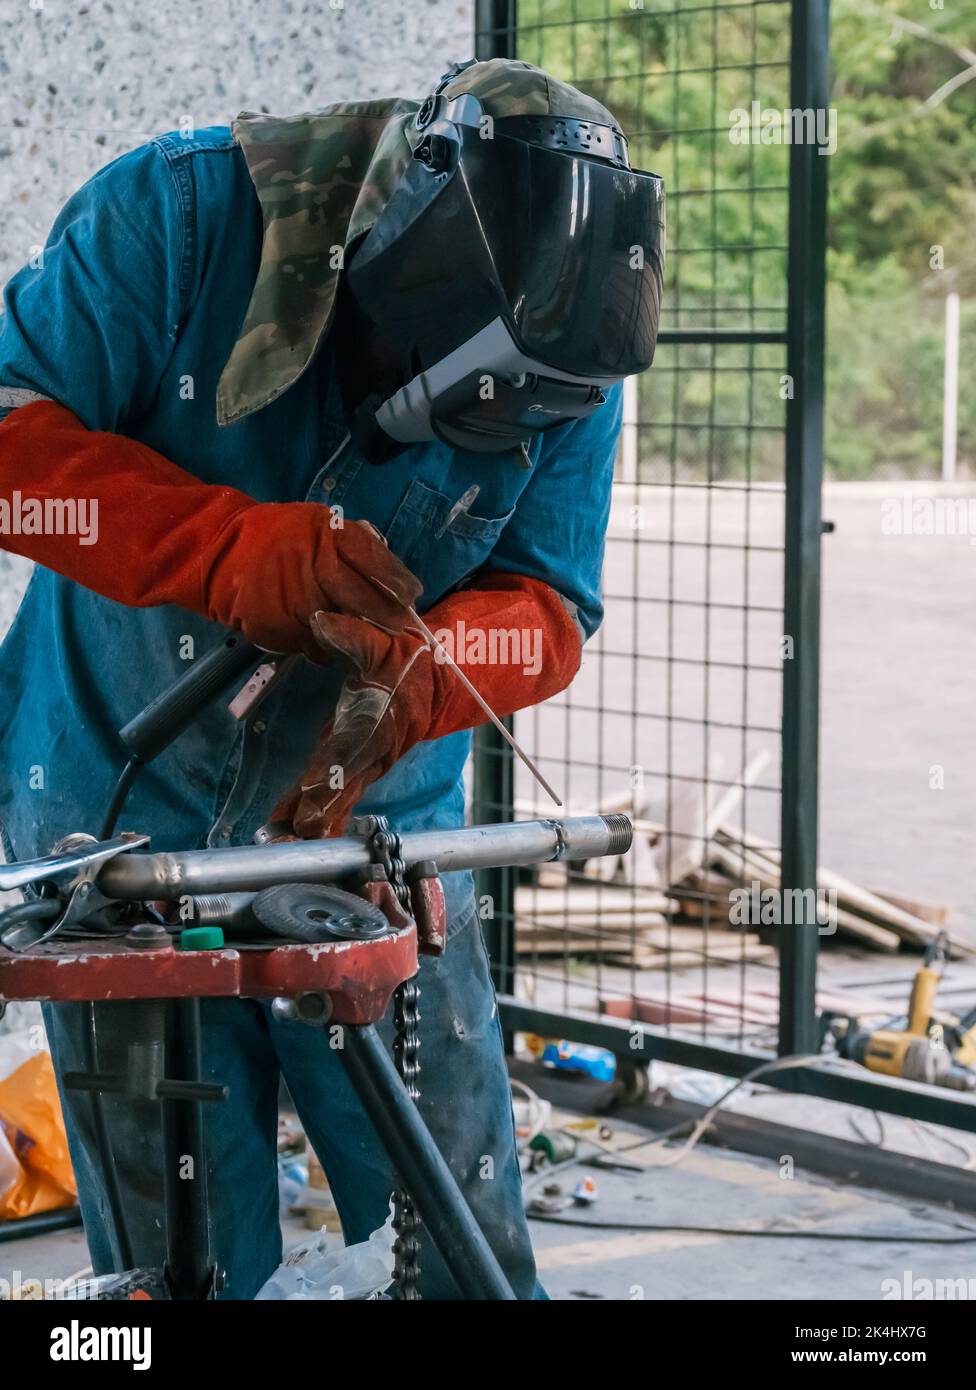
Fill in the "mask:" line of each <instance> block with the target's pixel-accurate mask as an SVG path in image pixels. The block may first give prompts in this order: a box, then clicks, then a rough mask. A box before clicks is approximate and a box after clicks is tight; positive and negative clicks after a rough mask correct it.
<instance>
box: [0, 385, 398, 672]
mask: <svg viewBox="0 0 976 1390" xmlns="http://www.w3.org/2000/svg"><path fill="white" fill-rule="evenodd" d="M14 490H17V491H19V493H20V494H21V497H22V498H31V497H37V498H41V499H43V498H52V497H53V498H56V499H61V500H64V499H79V498H84V499H86V500H88V501H89V504H90V506H91V504H94V503H97V514H96V513H95V511H94V507H93V506H91V510H90V513H89V514H90V515H97V534H96V535H95V537H94V540H93V542H92V543H90V544H80V543H79V539H78V537H76V536H73V535H63V534H61V535H59V534H52V533H51V532H50V531H48V532H47V533H45V534H40V535H34V534H20V535H12V534H5V535H3V536H0V546H2V548H4V549H6V550H11V551H14V552H15V553H16V554H18V555H25V556H27V557H28V558H29V559H31V560H34V561H36V562H37V563H38V564H41V565H45V566H46V567H47V568H48V569H52V570H56V571H57V573H59V574H63V575H65V576H67V578H69V579H73V580H76V581H77V582H78V583H79V584H83V585H84V586H85V587H86V588H88V589H93V590H94V591H95V592H96V593H99V594H102V595H104V597H106V598H110V599H115V600H116V602H118V603H125V604H128V605H129V606H131V607H139V608H142V607H150V606H152V605H155V604H163V603H173V604H177V605H179V606H180V607H181V608H188V609H190V610H191V611H192V612H194V613H199V614H201V616H203V617H206V618H210V619H211V620H213V621H214V622H218V623H223V624H224V625H225V626H227V627H234V628H239V629H240V631H241V632H243V634H244V636H245V637H246V638H247V639H248V640H249V641H251V642H254V643H255V644H256V645H257V646H259V647H263V648H265V650H267V651H272V652H304V653H305V655H306V656H309V657H311V658H312V659H313V660H318V661H322V660H326V659H327V657H326V654H325V653H324V652H323V649H322V647H321V645H320V644H319V643H318V642H317V641H316V639H315V637H314V636H313V634H312V630H311V627H310V620H311V616H312V614H313V613H315V612H317V611H320V610H321V611H325V612H329V613H347V614H352V615H354V616H355V617H357V618H364V619H367V620H368V621H370V622H375V623H379V624H381V625H382V626H384V627H386V628H389V629H390V630H392V631H401V630H402V629H403V627H404V624H405V623H406V621H407V614H406V607H408V606H409V605H411V604H413V603H414V602H415V601H416V599H417V596H418V595H419V593H420V588H421V586H420V582H419V580H417V579H416V578H415V577H414V576H413V575H412V574H411V573H410V571H409V570H408V569H407V568H406V566H405V565H403V564H402V563H401V562H400V560H398V559H397V557H396V556H395V555H393V554H392V552H391V551H390V550H389V549H388V548H387V546H386V544H385V543H384V541H383V539H382V537H381V536H380V535H379V533H378V532H377V531H376V530H374V528H373V527H372V526H370V525H369V523H368V522H365V521H342V524H339V522H340V518H338V517H336V516H335V515H334V514H333V513H332V512H331V510H330V509H329V508H328V507H325V506H321V505H320V504H319V503H316V502H267V503H259V502H256V501H255V500H254V498H253V497H248V496H247V495H246V493H243V492H238V491H237V490H236V489H235V488H230V487H220V486H214V485H211V484H208V483H202V482H200V480H199V479H198V478H195V477H194V476H193V475H192V474H191V473H187V472H185V470H184V469H182V468H179V467H177V465H176V464H174V463H171V462H170V461H169V459H166V458H164V457H163V456H162V455H161V454H158V453H156V451H155V450H154V449H150V448H149V447H148V446H147V445H145V444H139V443H138V442H136V441H135V440H133V439H128V438H126V437H125V436H124V435H118V434H107V433H102V432H99V431H95V430H89V429H86V428H85V426H84V425H83V424H82V422H81V421H80V420H79V419H78V418H77V416H75V415H73V414H72V413H71V411H70V410H66V409H65V408H64V407H63V406H60V405H57V404H55V403H54V402H51V401H39V402H36V403H34V404H32V405H27V406H21V407H20V408H19V409H17V410H15V411H13V412H12V413H11V414H10V415H9V416H8V417H7V419H6V420H4V421H3V422H2V424H0V499H2V498H4V497H7V498H8V500H9V499H10V498H11V495H12V492H13V491H14Z"/></svg>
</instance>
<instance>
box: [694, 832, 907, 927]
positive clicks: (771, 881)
mask: <svg viewBox="0 0 976 1390" xmlns="http://www.w3.org/2000/svg"><path fill="white" fill-rule="evenodd" d="M711 852H712V857H713V859H714V860H716V861H717V862H718V863H719V864H721V866H722V868H724V869H725V870H726V871H727V872H728V873H730V874H732V875H734V876H735V877H736V878H737V879H738V881H739V883H740V885H741V886H744V887H748V884H745V885H742V884H741V875H742V873H743V871H745V872H746V873H749V874H752V875H753V876H754V881H755V882H757V883H758V884H759V886H760V889H762V890H766V889H771V890H773V891H774V892H779V891H780V877H779V872H778V871H777V870H775V869H773V868H771V867H770V866H769V865H768V864H766V863H765V862H764V861H763V860H761V859H759V858H756V857H754V856H753V855H752V853H751V851H739V850H731V849H729V848H728V846H726V845H723V844H721V843H719V842H718V841H715V843H714V844H713V845H712V847H711ZM818 906H819V904H818ZM826 915H827V923H826V925H828V926H832V927H833V928H834V929H835V930H836V931H843V932H844V933H845V935H847V936H851V937H854V938H856V939H857V940H858V941H860V942H862V943H863V944H865V945H869V946H872V947H873V948H874V949H875V950H880V951H896V950H897V949H898V945H899V937H898V936H896V935H895V934H894V933H893V932H891V931H888V930H887V929H886V928H884V927H879V926H878V925H877V924H876V923H873V922H865V921H863V920H862V919H861V918H860V917H859V916H856V915H855V914H854V913H851V912H847V911H845V910H843V909H841V908H840V907H833V906H832V905H830V904H829V903H828V904H827V914H826ZM749 925H750V926H757V925H759V924H758V923H749ZM899 936H900V933H899Z"/></svg>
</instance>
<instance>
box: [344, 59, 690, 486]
mask: <svg viewBox="0 0 976 1390" xmlns="http://www.w3.org/2000/svg"><path fill="white" fill-rule="evenodd" d="M499 68H501V69H502V72H501V74H500V73H499ZM486 70H487V72H486ZM499 77H501V78H503V82H500V81H499ZM479 79H480V80H479ZM554 92H555V93H556V97H555V98H554V96H553V93H554ZM567 94H568V95H567ZM542 107H548V108H550V109H540V108H542ZM557 107H558V110H556V109H555V108H557ZM573 110H577V111H580V112H582V114H579V115H573V114H566V113H567V112H572V111H573ZM499 111H501V112H502V113H504V114H496V113H497V112H499ZM410 139H411V144H412V146H413V158H412V159H411V160H410V161H409V163H408V165H407V167H406V169H405V171H404V173H403V175H402V177H401V178H400V179H399V181H398V183H397V185H396V187H395V188H394V190H393V192H392V195H391V197H390V198H389V200H388V201H387V203H386V205H385V207H384V208H383V210H382V212H381V213H380V214H379V216H378V217H377V218H376V220H375V222H374V223H373V225H372V226H371V228H370V229H369V230H368V231H367V232H366V233H365V235H364V236H363V237H362V238H361V239H360V240H359V242H358V243H357V244H355V245H354V246H352V247H350V248H349V253H348V256H347V260H346V268H345V269H346V273H345V276H344V277H343V278H344V289H343V293H344V295H345V300H346V305H347V308H346V311H345V312H346V314H347V323H348V324H349V331H350V332H351V333H352V334H353V335H354V337H355V341H356V351H355V354H354V355H353V357H352V358H351V359H350V360H355V363H356V366H355V371H354V373H352V374H350V373H348V372H347V373H346V386H345V387H344V389H348V385H349V381H350V375H351V376H352V377H353V378H354V379H355V381H357V382H359V383H361V386H360V389H359V391H357V390H356V388H355V386H354V387H353V388H352V390H353V395H354V396H355V395H359V396H360V398H359V399H354V400H353V401H352V402H351V403H350V404H351V408H352V410H353V413H354V418H355V431H356V435H357V441H358V443H359V445H360V447H361V448H362V449H363V451H364V453H365V455H366V457H368V458H370V459H372V460H373V461H376V462H381V461H384V460H385V459H388V458H391V457H393V456H394V455H395V454H396V453H398V452H400V450H402V449H403V448H405V447H407V446H408V445H410V444H413V443H417V442H420V441H423V440H429V439H435V438H436V439H440V440H442V441H443V442H445V443H447V444H450V445H451V446H453V447H455V448H460V449H470V450H474V451H477V452H483V453H502V452H506V451H521V452H522V453H523V454H524V453H525V452H526V447H527V444H528V442H529V441H530V440H531V438H532V436H533V435H535V434H537V433H539V432H540V431H542V430H545V429H549V428H551V427H553V426H555V425H559V424H563V423H565V422H566V421H569V420H574V419H578V418H580V417H582V416H586V415H591V414H592V413H593V412H594V411H596V410H598V409H599V408H600V406H601V405H602V404H603V403H604V400H605V391H606V389H607V387H609V386H611V385H612V384H613V383H614V382H617V381H620V380H621V379H622V378H623V377H626V376H630V375H632V374H634V373H637V372H642V371H644V370H645V369H646V368H647V367H649V366H650V365H651V361H652V359H653V356H654V346H655V341H656V338H657V329H658V318H659V314H660V303H661V281H662V273H663V261H664V188H663V184H662V181H661V179H659V178H658V177H657V176H656V175H654V174H648V173H641V172H639V171H637V170H633V169H631V168H630V164H629V161H628V158H627V144H626V140H625V139H624V136H623V134H622V132H621V131H620V129H619V128H618V126H617V125H616V124H615V122H614V120H613V118H612V116H611V115H610V113H609V112H608V111H607V110H606V108H605V107H602V106H600V105H599V104H598V103H597V102H595V101H593V100H592V99H590V98H588V97H585V96H583V94H582V93H579V92H577V91H575V89H574V88H572V87H567V86H565V84H562V83H556V82H554V81H553V79H551V78H548V77H547V76H546V74H544V73H542V72H541V71H540V70H539V69H538V68H532V67H530V66H529V65H528V64H523V63H506V64H499V63H498V62H492V63H475V64H473V65H472V64H468V65H464V66H463V67H457V68H455V69H453V70H452V72H451V73H449V74H447V75H446V76H445V77H444V78H443V79H442V80H441V83H440V84H439V86H438V88H437V90H436V91H435V92H434V94H433V95H432V96H430V97H429V98H428V99H427V100H426V101H425V102H424V103H423V105H422V106H421V107H420V109H419V110H418V112H417V114H416V116H415V118H414V120H413V129H412V131H411V136H410ZM367 390H368V394H366V391H367Z"/></svg>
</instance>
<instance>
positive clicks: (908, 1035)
mask: <svg viewBox="0 0 976 1390" xmlns="http://www.w3.org/2000/svg"><path fill="white" fill-rule="evenodd" d="M947 946H948V937H947V936H946V934H945V933H944V932H942V933H940V934H939V936H938V938H937V939H936V940H935V941H933V942H932V944H931V945H930V946H929V947H928V949H927V950H926V952H925V958H924V960H923V961H922V964H921V965H920V966H919V968H918V971H917V973H916V975H915V980H914V982H913V984H912V993H911V997H910V999H909V1001H908V1018H907V1020H905V1021H904V1023H903V1021H902V1020H901V1019H892V1020H890V1021H889V1023H887V1024H885V1025H884V1026H882V1027H881V1028H876V1029H865V1030H861V1031H857V1030H852V1031H851V1032H849V1033H848V1035H847V1037H846V1038H845V1040H844V1043H843V1047H842V1051H843V1054H844V1055H845V1056H847V1057H850V1058H852V1059H853V1060H854V1061H855V1062H860V1063H861V1064H862V1065H863V1066H865V1067H867V1068H868V1070H869V1071H877V1072H882V1073H883V1074H884V1075H885V1076H901V1077H904V1078H905V1079H906V1080H908V1081H925V1082H928V1084H929V1085H933V1086H948V1087H950V1088H952V1089H953V1090H957V1091H971V1090H974V1089H976V1072H974V1071H969V1070H968V1067H969V1066H971V1065H972V1063H973V1062H976V1010H974V1011H973V1014H972V1017H971V1018H970V1016H969V1015H967V1016H966V1018H965V1019H964V1020H962V1021H961V1022H960V1023H959V1024H958V1025H956V1026H955V1028H950V1029H949V1030H948V1032H949V1036H946V1037H945V1038H943V1036H942V1034H941V1032H940V1031H936V1030H933V1028H932V1015H933V1013H934V1010H935V996H936V994H937V993H938V989H939V982H940V980H941V979H942V971H943V969H944V968H945V961H946V954H947ZM967 1023H968V1024H969V1027H968V1028H966V1029H965V1031H964V1032H963V1033H960V1034H959V1037H958V1041H957V1044H956V1045H955V1046H954V1045H953V1043H954V1042H956V1039H955V1037H954V1035H955V1033H956V1031H957V1030H958V1029H959V1028H963V1026H964V1025H965V1024H967ZM895 1025H903V1026H895ZM947 1043H948V1046H947Z"/></svg>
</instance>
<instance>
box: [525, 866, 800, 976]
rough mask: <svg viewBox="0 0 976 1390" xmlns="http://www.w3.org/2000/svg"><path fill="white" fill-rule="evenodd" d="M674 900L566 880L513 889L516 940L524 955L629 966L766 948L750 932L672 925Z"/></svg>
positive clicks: (729, 956) (765, 953)
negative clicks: (705, 930)
mask: <svg viewBox="0 0 976 1390" xmlns="http://www.w3.org/2000/svg"><path fill="white" fill-rule="evenodd" d="M677 912H678V903H677V902H676V901H675V900H674V899H673V898H668V897H665V896H664V895H663V894H661V893H659V892H657V891H655V890H653V889H652V890H647V889H628V888H627V886H626V885H622V886H610V885H608V886H606V887H604V886H603V885H602V884H601V885H595V884H592V883H588V882H586V881H582V882H578V881H577V882H574V881H572V880H568V881H567V882H565V883H563V884H562V885H561V886H560V887H557V888H541V887H539V886H537V885H535V884H523V885H522V886H521V887H519V888H516V890H515V945H516V950H517V951H518V952H519V953H520V954H523V955H533V956H566V955H573V956H577V955H579V956H582V955H599V956H600V957H601V959H603V960H605V961H606V962H608V963H610V964H619V965H628V966H630V967H632V968H633V969H636V970H658V969H677V968H679V967H680V966H688V965H701V963H702V960H703V951H705V952H707V957H708V959H709V960H715V961H721V962H727V961H742V960H750V961H753V960H763V959H766V958H768V957H769V956H771V955H772V954H773V949H772V947H770V946H768V945H763V943H762V942H761V941H760V939H759V937H758V936H757V935H756V934H754V933H752V932H741V931H732V930H713V931H709V932H708V933H707V935H706V934H705V933H703V932H702V930H701V927H700V925H691V926H688V925H675V923H674V918H675V916H676V914H677Z"/></svg>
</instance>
